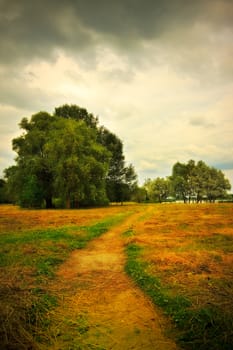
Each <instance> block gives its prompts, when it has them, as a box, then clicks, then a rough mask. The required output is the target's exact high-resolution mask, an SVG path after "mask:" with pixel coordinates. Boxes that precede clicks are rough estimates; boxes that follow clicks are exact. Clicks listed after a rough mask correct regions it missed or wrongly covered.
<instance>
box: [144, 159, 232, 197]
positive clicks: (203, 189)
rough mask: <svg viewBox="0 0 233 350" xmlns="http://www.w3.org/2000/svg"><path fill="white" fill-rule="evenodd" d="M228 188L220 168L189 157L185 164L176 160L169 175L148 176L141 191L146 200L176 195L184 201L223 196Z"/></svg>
mask: <svg viewBox="0 0 233 350" xmlns="http://www.w3.org/2000/svg"><path fill="white" fill-rule="evenodd" d="M230 189H231V185H230V182H229V180H228V179H226V178H225V175H224V174H223V172H222V171H221V170H218V169H216V168H214V167H209V166H208V165H206V164H205V162H203V161H198V162H197V163H195V161H194V160H189V161H188V163H187V164H185V163H180V162H177V163H176V164H175V165H174V166H173V168H172V175H171V176H168V177H166V178H160V177H158V178H156V179H153V180H152V179H147V180H146V181H145V183H144V186H143V190H144V192H143V193H142V195H143V196H144V199H145V198H146V199H147V200H148V201H152V202H154V201H157V202H160V203H161V202H163V201H167V200H171V201H172V200H177V199H179V200H182V201H183V202H184V203H186V202H189V203H190V202H191V201H192V202H197V203H199V202H202V201H208V202H215V201H216V199H223V198H226V197H227V191H228V190H230Z"/></svg>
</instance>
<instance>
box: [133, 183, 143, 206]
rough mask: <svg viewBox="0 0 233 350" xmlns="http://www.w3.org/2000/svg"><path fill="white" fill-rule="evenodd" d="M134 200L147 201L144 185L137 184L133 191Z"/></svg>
mask: <svg viewBox="0 0 233 350" xmlns="http://www.w3.org/2000/svg"><path fill="white" fill-rule="evenodd" d="M132 200H133V201H135V202H138V203H142V202H146V200H147V192H146V189H145V188H144V187H139V186H136V188H135V189H134V191H133V193H132Z"/></svg>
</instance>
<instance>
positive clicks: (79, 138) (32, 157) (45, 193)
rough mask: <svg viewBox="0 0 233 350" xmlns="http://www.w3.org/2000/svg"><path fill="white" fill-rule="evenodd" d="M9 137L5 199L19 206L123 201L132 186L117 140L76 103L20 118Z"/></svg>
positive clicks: (130, 172) (133, 179)
mask: <svg viewBox="0 0 233 350" xmlns="http://www.w3.org/2000/svg"><path fill="white" fill-rule="evenodd" d="M20 127H21V128H22V130H23V134H22V135H21V136H20V137H17V138H15V139H13V141H12V144H13V150H14V151H15V152H16V153H17V157H16V165H15V166H12V167H10V168H8V169H6V170H5V178H6V186H7V191H8V195H9V198H12V201H14V202H18V203H19V204H20V205H21V206H23V207H41V206H43V205H44V203H45V205H46V207H47V208H51V207H52V205H53V199H54V198H57V199H59V201H60V202H61V201H62V202H63V203H65V205H66V207H67V208H69V207H71V206H73V207H77V206H78V205H80V204H81V205H96V204H106V203H107V202H108V200H113V201H123V200H127V199H128V198H129V197H130V195H131V193H132V191H133V189H134V188H135V185H136V177H137V176H136V173H135V171H134V168H133V166H132V165H130V166H128V167H127V166H125V160H124V155H123V145H122V142H121V140H120V139H119V138H118V137H117V136H116V135H114V134H113V133H111V132H110V131H108V130H107V129H106V128H104V127H99V126H98V118H96V117H94V116H93V115H92V114H90V113H88V112H87V110H86V109H84V108H81V107H79V106H76V105H63V106H61V107H57V108H55V112H54V114H53V115H50V114H48V113H47V112H39V113H37V114H34V115H33V116H32V117H31V119H27V118H23V119H22V121H21V123H20Z"/></svg>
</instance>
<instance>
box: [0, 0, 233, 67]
mask: <svg viewBox="0 0 233 350" xmlns="http://www.w3.org/2000/svg"><path fill="white" fill-rule="evenodd" d="M230 3H232V2H230V1H228V0H218V1H217V0H211V1H210V0H206V1H204V2H203V1H201V0H195V1H191V0H173V1H170V0H118V1H114V0H112V1H109V0H99V1H88V0H86V1H83V0H61V1H57V0H50V1H47V0H46V1H45V0H41V1H33V0H21V1H18V0H11V1H8V0H1V1H0V13H1V15H0V47H1V60H2V61H4V62H5V63H7V62H15V61H17V60H18V61H20V60H25V59H33V58H43V57H44V58H46V59H48V58H51V57H56V52H57V50H59V49H62V50H67V51H71V52H77V53H80V52H81V51H82V52H83V51H84V49H85V48H88V47H90V46H92V47H93V48H94V47H95V45H97V44H98V43H100V42H108V43H109V44H112V45H116V46H118V47H124V49H127V48H130V47H131V48H132V47H134V46H138V45H139V44H140V43H141V42H142V41H143V40H152V39H156V38H159V37H160V36H161V35H163V34H164V33H170V34H171V35H172V33H173V31H174V30H177V28H182V30H183V33H184V35H185V31H186V30H188V29H189V28H190V27H192V25H194V24H195V23H196V22H198V21H201V20H202V21H206V22H208V23H212V24H213V25H218V26H225V25H228V24H229V23H230V20H231V19H232V6H230V5H229V4H230ZM210 8H211V9H212V11H209V9H210ZM230 10H231V11H230ZM218 14H220V15H219V16H217V15H218ZM224 19H225V21H224ZM181 33H182V31H181V32H180V34H179V35H181ZM180 39H181V41H182V38H180Z"/></svg>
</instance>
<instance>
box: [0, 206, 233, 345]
mask: <svg viewBox="0 0 233 350" xmlns="http://www.w3.org/2000/svg"><path fill="white" fill-rule="evenodd" d="M147 207H148V208H149V209H150V210H149V211H148V212H147V214H145V215H143V213H144V211H145V206H140V205H128V206H112V207H109V208H102V209H87V210H70V211H68V210H40V211H34V210H20V209H19V208H17V207H14V206H4V205H3V206H0V254H1V255H0V279H1V285H0V323H1V326H0V342H1V344H2V347H1V348H2V349H28V350H29V349H50V348H52V347H50V344H51V339H50V334H49V330H50V329H51V327H52V325H51V323H52V322H53V319H54V317H53V310H56V308H58V307H59V304H60V302H61V299H62V293H63V292H62V291H60V292H59V289H58V288H57V287H56V292H54V288H53V286H54V284H56V279H57V275H56V271H57V269H58V267H59V266H61V265H62V264H64V263H65V262H66V261H67V259H68V258H69V256H70V255H71V253H72V251H74V250H77V249H85V247H87V245H88V242H89V241H91V240H93V239H97V238H98V237H99V236H100V235H103V234H104V233H105V232H107V231H108V230H110V229H111V228H112V227H117V226H118V225H119V224H120V223H121V222H123V221H124V220H125V219H126V218H127V217H130V215H132V214H133V213H135V212H136V211H141V217H140V219H139V220H137V221H136V222H133V223H132V225H131V226H130V227H129V229H127V231H124V232H122V233H121V235H120V236H119V239H121V240H123V244H124V246H125V256H126V261H125V270H126V272H127V273H128V275H129V276H130V277H131V278H132V279H133V280H134V281H135V282H136V283H137V284H138V285H139V286H140V288H142V290H143V291H144V292H145V294H146V295H148V296H149V298H151V299H152V301H153V302H154V303H155V305H158V306H159V307H161V309H162V310H163V311H164V313H165V314H166V315H167V317H168V318H170V319H171V320H172V322H173V326H174V330H175V331H174V332H173V331H172V330H170V336H171V337H176V341H177V342H178V344H179V346H181V347H182V348H184V349H211V350H212V349H215V350H217V349H218V350H219V349H224V350H228V349H229V350H230V349H232V329H233V322H232V314H233V269H232V263H233V254H232V253H233V243H232V240H233V239H232V237H233V205H232V204H211V205H210V204H199V205H196V204H191V205H183V204H162V205H148V206H147ZM106 263H107V262H106ZM54 312H55V311H54ZM83 322H84V321H83ZM83 322H81V323H80V322H79V327H78V328H77V331H78V332H79V333H80V337H81V336H82V333H83V336H86V334H85V333H86V331H85V330H84V329H83V327H84V328H85V329H87V328H88V325H86V323H85V322H84V323H85V324H84V325H82V323H83ZM80 324H81V326H80ZM76 348H77V349H84V348H82V347H78V346H77V347H76ZM91 348H93V349H97V347H94V346H93V347H90V349H91ZM67 349H73V347H71V346H70V347H69V345H68V346H67ZM85 349H86V348H85ZM98 349H100V347H98ZM102 349H105V348H104V347H102ZM135 349H136V348H135Z"/></svg>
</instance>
